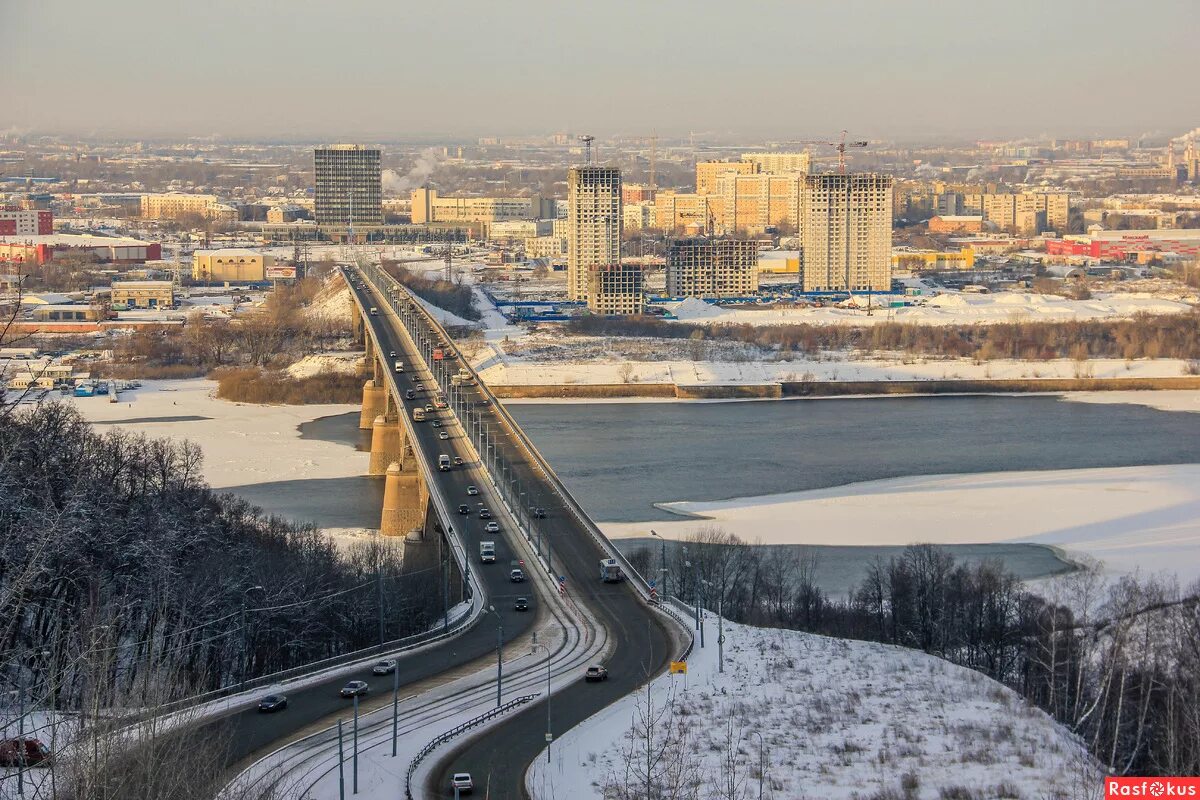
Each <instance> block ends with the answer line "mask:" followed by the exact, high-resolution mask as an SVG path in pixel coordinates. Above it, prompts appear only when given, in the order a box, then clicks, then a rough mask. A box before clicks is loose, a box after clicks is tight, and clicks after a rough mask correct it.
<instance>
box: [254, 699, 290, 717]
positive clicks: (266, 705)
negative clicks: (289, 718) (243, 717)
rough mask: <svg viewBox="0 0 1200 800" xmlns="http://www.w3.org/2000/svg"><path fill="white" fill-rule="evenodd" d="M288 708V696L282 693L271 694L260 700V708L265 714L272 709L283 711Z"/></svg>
mask: <svg viewBox="0 0 1200 800" xmlns="http://www.w3.org/2000/svg"><path fill="white" fill-rule="evenodd" d="M285 708H287V698H286V697H284V696H283V695H281V694H269V695H267V696H266V697H264V698H263V699H262V700H259V701H258V710H259V711H261V712H263V713H264V714H270V713H271V712H272V711H283V710H284V709H285Z"/></svg>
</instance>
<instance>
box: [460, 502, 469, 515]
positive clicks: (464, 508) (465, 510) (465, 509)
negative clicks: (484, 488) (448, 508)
mask: <svg viewBox="0 0 1200 800" xmlns="http://www.w3.org/2000/svg"><path fill="white" fill-rule="evenodd" d="M458 513H460V514H470V513H471V509H470V508H468V507H467V504H466V503H459V504H458Z"/></svg>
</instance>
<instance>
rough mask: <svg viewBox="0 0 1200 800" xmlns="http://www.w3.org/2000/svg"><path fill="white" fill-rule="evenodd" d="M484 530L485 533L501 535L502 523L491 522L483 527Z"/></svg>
mask: <svg viewBox="0 0 1200 800" xmlns="http://www.w3.org/2000/svg"><path fill="white" fill-rule="evenodd" d="M483 529H484V530H485V531H487V532H488V533H499V532H500V523H499V522H489V523H488V524H487V525H484V526H483Z"/></svg>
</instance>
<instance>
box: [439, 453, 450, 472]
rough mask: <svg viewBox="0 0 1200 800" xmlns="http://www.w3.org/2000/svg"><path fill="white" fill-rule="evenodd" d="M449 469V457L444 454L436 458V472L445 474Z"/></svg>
mask: <svg viewBox="0 0 1200 800" xmlns="http://www.w3.org/2000/svg"><path fill="white" fill-rule="evenodd" d="M449 469H450V456H448V455H444V454H443V455H440V456H438V472H447V471H449Z"/></svg>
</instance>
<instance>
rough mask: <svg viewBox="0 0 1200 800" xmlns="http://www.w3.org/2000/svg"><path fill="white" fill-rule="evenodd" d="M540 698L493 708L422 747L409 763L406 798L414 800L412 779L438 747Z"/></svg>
mask: <svg viewBox="0 0 1200 800" xmlns="http://www.w3.org/2000/svg"><path fill="white" fill-rule="evenodd" d="M540 696H541V695H536V694H527V695H524V696H522V697H518V698H517V699H515V700H509V701H508V702H507V703H505V704H504V705H502V706H498V707H496V708H493V709H492V710H491V711H488V712H487V713H486V714H480V715H479V716H478V717H475V718H474V719H469V720H467V721H466V722H464V723H462V724H461V725H459V726H458V727H457V728H453V729H452V730H448V731H446V732H445V733H443V734H440V735H438V736H437V737H436V738H434V739H433V741H431V742H429V743H428V744H426V745H425V746H424V747H422V748H421V752H419V753H417V754H416V756H414V757H413V760H412V761H411V762H409V765H408V773H407V774H406V775H405V776H404V796H405V797H406V798H408V800H412V797H413V793H412V777H413V774H414V773H415V772H416V771H417V768H418V767H419V766H421V762H422V761H424V760H425V756H427V755H429V754H430V753H432V752H433V751H434V750H436V749H437V748H438V747H440V746H441V745H443V744H445V743H446V742H448V741H450V740H451V739H454V738H456V737H458V736H461V735H462V734H464V733H466V732H467V731H469V730H471V729H472V728H477V727H479V726H480V725H482V724H483V723H485V722H489V721H490V720H493V719H495V718H496V717H498V716H500V715H501V714H503V713H504V712H506V711H510V710H512V709H514V708H516V707H517V706H523V705H525V704H526V703H528V702H529V701H530V700H534V699H536V698H538V697H540Z"/></svg>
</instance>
